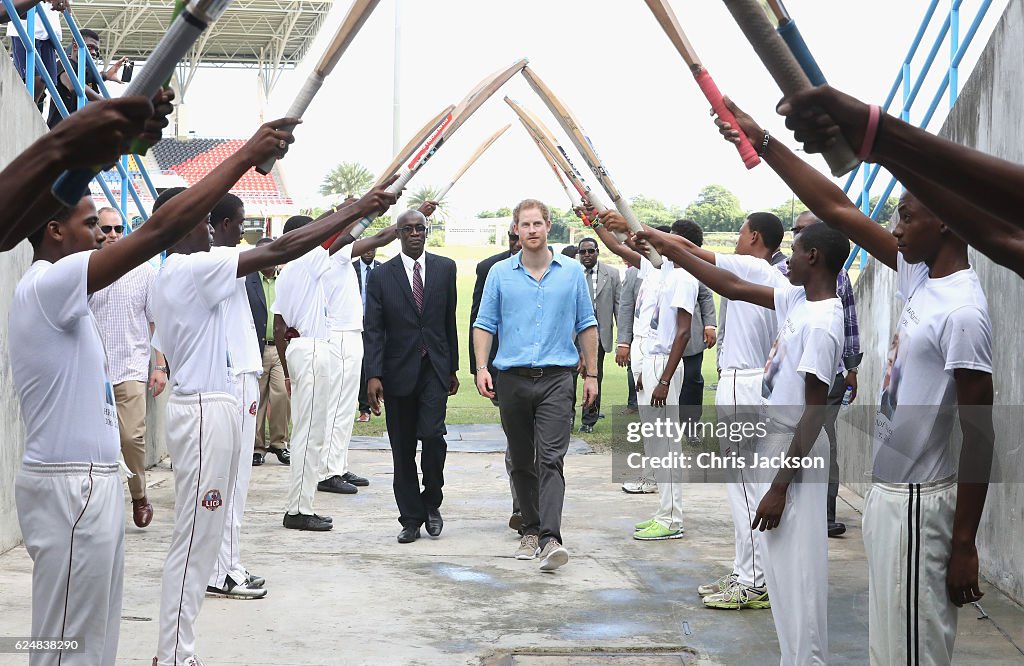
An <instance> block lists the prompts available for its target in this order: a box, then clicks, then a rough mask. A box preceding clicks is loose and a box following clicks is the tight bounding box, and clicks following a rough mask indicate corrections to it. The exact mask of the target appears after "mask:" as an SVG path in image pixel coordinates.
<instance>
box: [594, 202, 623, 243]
mask: <svg viewBox="0 0 1024 666" xmlns="http://www.w3.org/2000/svg"><path fill="white" fill-rule="evenodd" d="M586 199H587V201H586V203H588V204H590V207H591V208H593V209H594V210H596V211H597V212H598V213H603V212H605V211H606V210H608V204H606V203H605V202H604V197H602V196H601V195H600V194H598V192H597V190H589V191H588V192H587V197H586ZM609 231H610V230H609ZM612 234H614V236H615V238H617V239H618V240H619V242H620V243H621V242H622V241H624V240H626V234H623V233H620V232H618V231H612Z"/></svg>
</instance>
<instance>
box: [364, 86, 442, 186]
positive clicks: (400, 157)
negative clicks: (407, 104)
mask: <svg viewBox="0 0 1024 666" xmlns="http://www.w3.org/2000/svg"><path fill="white" fill-rule="evenodd" d="M454 110H455V105H454V104H449V105H448V106H447V107H445V108H444V109H441V113H439V114H437V115H436V116H434V117H433V118H431V119H430V120H428V121H427V124H426V125H424V126H423V127H422V128H420V131H419V132H416V134H415V135H414V136H413V137H412V138H411V139H409V143H407V144H405V145H404V146H403V147H402V149H401V150H400V151H398V154H397V155H395V158H394V159H393V160H391V164H388V166H387V167H386V168H385V169H384V171H382V172H381V174H380V177H379V178H378V179H377V180H376V182H374V184H373V186H372V187H380V184H381V183H383V182H384V181H385V180H387V179H388V178H390V177H391V176H392V175H394V173H395V172H396V171H398V168H399V167H400V166H402V163H403V162H405V161H406V160H408V159H409V158H411V157H412V154H413V153H414V152H416V149H417V148H419V147H420V146H421V145H422V144H423V142H424V141H426V140H427V137H428V136H430V135H431V134H433V133H434V131H435V130H437V129H438V128H439V127H441V125H442V123H444V124H445V126H447V123H448V122H450V121H451V115H452V111H454ZM442 131H443V128H442Z"/></svg>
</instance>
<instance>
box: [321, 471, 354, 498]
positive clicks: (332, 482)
mask: <svg viewBox="0 0 1024 666" xmlns="http://www.w3.org/2000/svg"><path fill="white" fill-rule="evenodd" d="M316 489H317V490H322V491H324V492H325V493H340V494H342V495H354V494H355V493H358V492H359V489H358V488H356V487H355V486H353V485H352V484H351V483H349V482H348V481H345V480H344V479H342V478H341V477H340V476H337V475H335V476H332V477H331V478H329V479H324V480H323V481H321V482H320V483H318V484H316Z"/></svg>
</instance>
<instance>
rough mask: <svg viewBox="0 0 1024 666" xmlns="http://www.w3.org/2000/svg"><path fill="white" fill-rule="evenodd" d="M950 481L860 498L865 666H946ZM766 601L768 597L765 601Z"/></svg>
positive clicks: (952, 635)
mask: <svg viewBox="0 0 1024 666" xmlns="http://www.w3.org/2000/svg"><path fill="white" fill-rule="evenodd" d="M955 511H956V481H955V480H954V479H945V480H942V481H935V482H932V483H913V484H907V483H900V484H895V483H879V482H875V483H874V484H873V485H872V486H871V488H870V489H869V490H868V494H867V497H866V498H865V500H864V524H863V528H864V549H865V550H866V551H867V556H868V637H869V643H870V656H871V663H872V664H909V663H914V664H923V665H930V664H949V663H950V662H951V661H952V659H953V641H954V640H955V639H956V624H957V607H956V606H954V605H953V602H952V601H950V600H949V595H948V594H947V592H946V572H947V571H948V569H949V557H950V554H951V552H952V542H953V515H954V513H955ZM773 601H774V599H773Z"/></svg>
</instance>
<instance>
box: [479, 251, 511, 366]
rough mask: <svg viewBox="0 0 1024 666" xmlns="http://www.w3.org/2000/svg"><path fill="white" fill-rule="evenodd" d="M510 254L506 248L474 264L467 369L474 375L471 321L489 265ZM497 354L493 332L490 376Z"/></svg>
mask: <svg viewBox="0 0 1024 666" xmlns="http://www.w3.org/2000/svg"><path fill="white" fill-rule="evenodd" d="M511 256H512V253H511V252H509V251H508V250H505V251H504V252H499V253H498V254H496V255H494V256H491V257H487V258H486V259H484V260H483V261H481V262H480V263H479V264H477V265H476V284H475V285H473V306H472V307H471V308H470V310H469V369H470V372H472V373H473V374H474V375H475V374H476V348H475V347H474V345H473V322H475V321H476V315H477V313H479V312H480V299H481V298H482V297H483V295H484V284H486V283H487V274H488V273H490V272H491V267H492V266H494V264H496V263H498V262H499V261H504V260H505V259H508V258H509V257H511ZM497 355H498V334H497V333H495V334H494V340H493V341H492V342H491V355H490V357H488V359H487V366H488V368H489V369H490V371H491V376H492V377H493V376H495V370H494V357H495V356H497Z"/></svg>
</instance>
